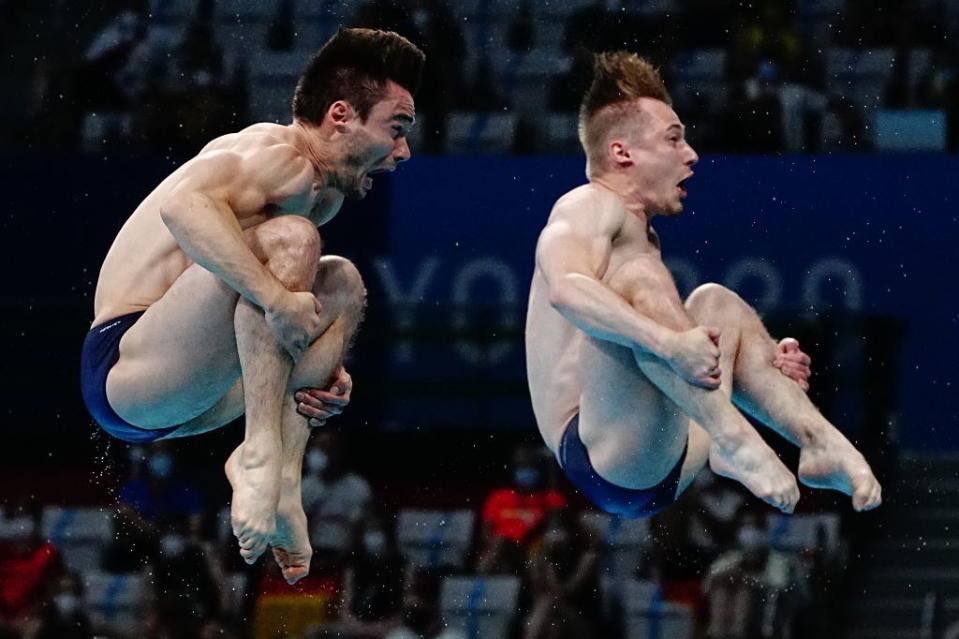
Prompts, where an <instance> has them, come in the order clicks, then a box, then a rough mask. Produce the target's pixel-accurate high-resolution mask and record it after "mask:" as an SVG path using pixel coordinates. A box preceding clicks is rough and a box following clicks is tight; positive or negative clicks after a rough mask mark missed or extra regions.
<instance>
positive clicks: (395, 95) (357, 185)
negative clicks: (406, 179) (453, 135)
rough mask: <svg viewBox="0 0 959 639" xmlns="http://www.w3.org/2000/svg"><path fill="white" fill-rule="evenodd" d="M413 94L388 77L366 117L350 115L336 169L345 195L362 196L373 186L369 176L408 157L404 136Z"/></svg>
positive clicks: (409, 125)
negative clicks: (381, 94)
mask: <svg viewBox="0 0 959 639" xmlns="http://www.w3.org/2000/svg"><path fill="white" fill-rule="evenodd" d="M415 115H416V114H415V110H414V106H413V96H411V95H410V93H409V91H407V90H406V89H404V88H402V87H401V86H400V85H398V84H396V83H395V82H392V81H388V83H387V90H386V94H385V96H384V98H383V99H382V100H380V101H379V102H377V103H376V104H375V105H373V108H372V109H370V112H369V114H368V115H367V117H366V120H362V119H361V118H359V117H358V116H357V117H355V118H354V119H353V121H352V122H351V126H350V127H349V132H348V135H347V137H346V139H345V154H344V158H343V162H342V164H341V167H340V170H339V171H338V173H339V176H338V178H339V179H338V180H337V181H338V183H339V184H338V187H339V190H340V191H341V192H342V193H343V195H345V196H346V197H349V198H363V197H366V194H367V193H368V192H369V190H370V189H371V188H372V187H373V176H374V175H376V174H377V173H382V172H384V171H394V170H396V167H397V166H398V165H399V164H400V162H405V161H406V160H408V159H410V156H411V153H410V147H409V144H408V142H407V139H406V136H407V135H408V134H409V131H410V128H412V126H413V122H414V118H415Z"/></svg>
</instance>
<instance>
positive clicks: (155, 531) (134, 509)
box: [103, 442, 204, 572]
mask: <svg viewBox="0 0 959 639" xmlns="http://www.w3.org/2000/svg"><path fill="white" fill-rule="evenodd" d="M133 461H134V464H133V465H132V467H131V476H130V478H129V479H128V480H127V481H126V482H125V483H124V484H123V485H122V486H121V487H120V490H119V493H118V495H117V502H118V504H117V510H116V513H115V515H114V526H115V528H116V532H117V534H116V535H114V539H113V541H112V542H111V543H110V544H109V545H108V546H107V548H106V551H105V552H104V555H103V568H104V569H106V570H111V571H115V572H128V571H133V570H138V569H140V568H141V567H142V566H143V564H144V563H145V562H149V561H153V560H154V559H155V558H156V557H157V554H158V552H160V551H161V548H160V546H159V543H160V541H161V538H162V537H163V536H164V531H165V530H167V529H168V528H169V527H170V526H176V527H180V526H182V527H184V528H185V529H189V530H198V529H199V528H200V526H201V523H202V519H203V513H204V504H203V498H202V497H201V495H200V492H199V490H197V488H196V487H195V486H194V485H193V483H192V482H190V481H189V480H188V479H187V478H186V477H184V476H183V474H182V473H179V472H178V471H177V468H176V462H175V461H174V457H173V454H172V450H171V448H170V445H169V444H167V443H166V442H158V443H155V444H151V445H150V446H148V447H146V448H144V449H143V451H142V452H141V454H140V455H139V456H138V457H137V458H136V459H133Z"/></svg>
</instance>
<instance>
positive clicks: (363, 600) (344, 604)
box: [339, 514, 405, 637]
mask: <svg viewBox="0 0 959 639" xmlns="http://www.w3.org/2000/svg"><path fill="white" fill-rule="evenodd" d="M351 547H352V561H351V563H350V565H349V566H348V567H347V568H346V569H345V570H344V572H343V589H342V600H341V605H340V619H339V628H340V629H341V630H342V631H344V632H346V633H348V634H349V636H354V635H355V636H362V637H383V636H384V635H386V634H387V633H389V632H390V631H391V630H393V629H395V628H397V627H399V626H400V625H401V623H402V612H403V594H404V591H405V587H404V584H405V575H404V568H403V560H402V558H401V557H400V554H399V551H398V550H397V547H396V544H395V539H394V536H393V531H391V530H390V529H389V528H388V527H387V526H386V525H385V523H384V520H383V519H382V518H380V517H378V516H377V515H372V514H367V515H366V516H365V517H364V518H363V519H362V520H361V521H360V522H359V523H358V525H357V526H355V527H354V529H353V531H352V538H351Z"/></svg>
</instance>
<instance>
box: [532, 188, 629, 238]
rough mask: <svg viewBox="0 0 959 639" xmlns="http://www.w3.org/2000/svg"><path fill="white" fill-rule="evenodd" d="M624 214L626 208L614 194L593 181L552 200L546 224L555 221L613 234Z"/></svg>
mask: <svg viewBox="0 0 959 639" xmlns="http://www.w3.org/2000/svg"><path fill="white" fill-rule="evenodd" d="M625 218H626V210H625V209H624V208H623V206H622V203H621V202H620V201H619V200H618V199H617V198H616V196H614V195H613V194H612V193H610V192H609V191H606V190H605V189H602V188H599V187H597V186H595V185H593V184H583V185H582V186H578V187H576V188H575V189H573V190H571V191H568V192H567V193H565V194H564V195H563V196H561V197H560V198H559V199H558V200H556V203H555V204H554V205H553V210H552V211H551V212H550V216H549V221H548V222H547V228H548V227H550V226H555V225H559V226H562V227H567V228H570V229H576V230H579V231H580V232H582V233H588V234H601V235H613V234H615V233H616V232H617V231H618V230H619V229H620V228H621V227H622V225H623V222H624V220H625Z"/></svg>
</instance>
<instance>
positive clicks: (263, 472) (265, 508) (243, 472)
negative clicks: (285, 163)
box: [225, 444, 280, 564]
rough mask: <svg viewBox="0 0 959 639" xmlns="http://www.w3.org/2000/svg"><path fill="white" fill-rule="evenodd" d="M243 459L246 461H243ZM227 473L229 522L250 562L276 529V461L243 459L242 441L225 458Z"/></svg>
mask: <svg viewBox="0 0 959 639" xmlns="http://www.w3.org/2000/svg"><path fill="white" fill-rule="evenodd" d="M245 462H246V463H245ZM225 470H226V477H227V479H229V480H230V485H231V486H232V487H233V499H232V501H231V502H230V524H231V525H232V526H233V534H234V535H236V538H237V541H238V542H239V544H240V556H241V557H243V560H244V561H245V562H246V563H248V564H252V563H253V562H255V561H256V560H257V559H258V558H259V557H260V555H262V554H263V553H264V551H266V547H267V544H268V543H269V541H270V537H271V536H272V535H273V534H274V533H275V532H276V505H277V502H278V501H279V484H280V472H279V464H278V463H276V462H274V463H269V460H268V459H267V460H266V461H264V460H263V459H261V460H248V459H244V454H243V444H240V445H239V446H237V448H236V450H234V451H233V454H231V455H230V458H229V459H227V460H226V465H225Z"/></svg>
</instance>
